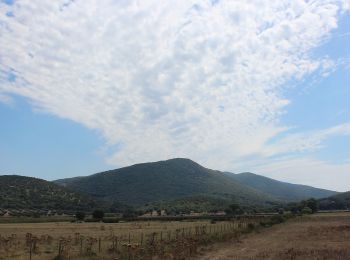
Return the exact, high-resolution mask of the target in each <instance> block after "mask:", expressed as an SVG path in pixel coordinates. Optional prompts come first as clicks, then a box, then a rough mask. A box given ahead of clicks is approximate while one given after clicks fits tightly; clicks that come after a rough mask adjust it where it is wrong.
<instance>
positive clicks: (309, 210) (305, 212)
mask: <svg viewBox="0 0 350 260" xmlns="http://www.w3.org/2000/svg"><path fill="white" fill-rule="evenodd" d="M301 213H302V214H312V209H310V208H309V207H305V208H303V209H302V210H301Z"/></svg>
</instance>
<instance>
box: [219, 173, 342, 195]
mask: <svg viewBox="0 0 350 260" xmlns="http://www.w3.org/2000/svg"><path fill="white" fill-rule="evenodd" d="M225 174H226V176H228V177H230V178H232V179H234V180H236V181H238V182H240V183H241V184H244V185H247V186H249V187H251V188H254V189H256V190H259V191H261V192H264V193H266V194H269V195H270V196H273V197H275V198H276V199H280V200H284V201H299V200H303V199H308V198H315V199H319V198H325V197H329V196H332V195H335V194H337V192H335V191H331V190H324V189H318V188H314V187H311V186H306V185H298V184H291V183H287V182H281V181H277V180H274V179H270V178H267V177H264V176H261V175H257V174H254V173H250V172H244V173H240V174H233V173H228V172H226V173H225Z"/></svg>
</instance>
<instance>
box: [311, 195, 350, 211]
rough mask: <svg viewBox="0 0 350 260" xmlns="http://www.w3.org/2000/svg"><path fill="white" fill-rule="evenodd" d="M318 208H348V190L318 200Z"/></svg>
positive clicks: (349, 199) (349, 205)
mask: <svg viewBox="0 0 350 260" xmlns="http://www.w3.org/2000/svg"><path fill="white" fill-rule="evenodd" d="M318 204H319V209H320V210H342V209H347V210H349V209H350V191H348V192H343V193H339V194H337V195H334V196H331V197H328V198H323V199H320V200H318Z"/></svg>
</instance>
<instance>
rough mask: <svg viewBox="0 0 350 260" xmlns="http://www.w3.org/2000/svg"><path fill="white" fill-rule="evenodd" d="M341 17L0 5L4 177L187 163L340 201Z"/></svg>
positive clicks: (319, 6)
mask: <svg viewBox="0 0 350 260" xmlns="http://www.w3.org/2000/svg"><path fill="white" fill-rule="evenodd" d="M349 6H350V3H349V1H314V2H313V3H309V2H304V1H293V2H292V3H291V2H290V1H269V2H261V1H256V2H254V1H250V2H238V1H237V2H235V1H224V0H222V1H216V2H215V5H213V4H212V3H211V1H176V3H175V2H172V1H168V2H164V3H158V2H157V1H151V0H150V1H144V2H143V3H142V4H138V5H136V4H134V2H133V1H130V2H124V1H103V2H102V3H100V2H98V1H94V0H87V1H74V2H72V1H57V2H55V3H54V4H53V3H52V2H50V3H42V2H41V1H8V0H6V1H0V13H1V16H0V126H1V128H0V174H20V175H27V176H36V177H39V178H44V179H48V180H53V179H59V178H64V177H72V176H77V175H79V176H80V175H88V174H92V173H95V172H98V171H103V170H108V169H111V168H117V167H122V166H127V165H130V164H133V163H140V162H146V161H157V160H163V159H169V158H174V157H187V158H191V159H193V160H195V161H197V162H199V163H201V164H202V165H204V166H207V167H210V168H213V169H219V170H226V171H232V172H242V171H253V172H256V173H258V174H263V175H265V176H269V177H272V178H276V179H279V180H284V181H289V182H294V183H302V184H308V185H313V186H317V187H323V188H329V189H334V190H339V191H345V190H350V152H349V151H350V150H349V149H348V147H349V145H350V138H349V135H350V102H349V98H350V88H349V82H350V73H349V72H350V29H349V28H350V15H349ZM33 17H35V19H34V18H33ZM217 28H220V30H218V29H217Z"/></svg>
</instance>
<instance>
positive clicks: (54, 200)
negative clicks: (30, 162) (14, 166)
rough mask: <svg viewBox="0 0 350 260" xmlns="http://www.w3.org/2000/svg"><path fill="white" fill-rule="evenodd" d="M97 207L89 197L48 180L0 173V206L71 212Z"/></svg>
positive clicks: (0, 207) (1, 207)
mask: <svg viewBox="0 0 350 260" xmlns="http://www.w3.org/2000/svg"><path fill="white" fill-rule="evenodd" d="M97 206H99V204H98V203H97V202H95V201H94V200H93V199H91V198H88V197H87V196H85V195H81V194H78V193H76V192H73V191H71V190H69V189H67V188H64V187H62V186H60V185H57V184H55V183H52V182H49V181H45V180H42V179H37V178H31V177H24V176H18V175H3V176H0V209H18V210H24V209H27V210H44V211H45V210H46V211H48V210H55V211H57V210H58V211H63V212H66V211H70V212H72V211H77V210H83V211H86V210H91V209H93V208H96V207H97Z"/></svg>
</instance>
